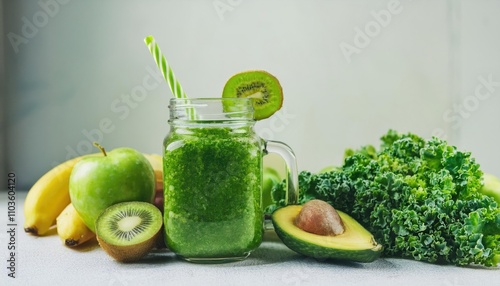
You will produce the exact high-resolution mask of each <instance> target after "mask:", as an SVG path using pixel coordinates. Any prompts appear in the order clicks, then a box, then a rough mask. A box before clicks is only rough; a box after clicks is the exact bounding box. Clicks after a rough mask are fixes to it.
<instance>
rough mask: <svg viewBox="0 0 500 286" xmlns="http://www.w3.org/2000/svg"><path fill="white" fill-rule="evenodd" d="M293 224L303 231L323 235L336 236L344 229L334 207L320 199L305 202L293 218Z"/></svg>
mask: <svg viewBox="0 0 500 286" xmlns="http://www.w3.org/2000/svg"><path fill="white" fill-rule="evenodd" d="M294 224H295V225H296V226H297V227H298V228H300V229H302V230H304V231H307V232H309V233H314V234H317V235H323V236H336V235H339V234H342V233H344V230H345V228H344V224H343V222H342V219H341V218H340V216H339V214H338V212H337V211H336V210H335V208H334V207H332V206H331V205H330V204H328V203H327V202H325V201H322V200H311V201H308V202H306V203H305V204H304V205H303V206H302V209H301V210H300V212H299V214H298V215H297V217H296V218H295V220H294Z"/></svg>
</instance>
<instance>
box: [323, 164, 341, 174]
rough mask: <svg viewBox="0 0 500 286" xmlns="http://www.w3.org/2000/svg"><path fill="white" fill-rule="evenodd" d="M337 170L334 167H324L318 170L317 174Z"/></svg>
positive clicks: (337, 168)
mask: <svg viewBox="0 0 500 286" xmlns="http://www.w3.org/2000/svg"><path fill="white" fill-rule="evenodd" d="M339 169H340V168H339V167H336V166H326V167H324V168H323V169H321V170H319V172H318V174H323V173H328V172H331V171H336V170H339Z"/></svg>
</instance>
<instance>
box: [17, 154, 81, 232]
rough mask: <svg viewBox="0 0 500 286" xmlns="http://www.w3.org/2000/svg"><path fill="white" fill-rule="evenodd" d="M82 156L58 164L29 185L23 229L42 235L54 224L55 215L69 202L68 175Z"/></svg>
mask: <svg viewBox="0 0 500 286" xmlns="http://www.w3.org/2000/svg"><path fill="white" fill-rule="evenodd" d="M83 157H84V156H80V157H76V158H74V159H71V160H68V161H66V162H64V163H62V164H59V165H58V166H56V167H54V168H53V169H52V170H50V171H48V172H47V173H45V174H44V175H43V176H42V177H41V178H40V179H38V181H37V182H36V183H35V184H34V185H33V186H32V187H31V189H30V190H29V192H28V194H27V195H26V199H25V201H24V216H25V221H24V231H26V232H27V233H31V234H34V235H43V234H45V233H46V232H47V231H48V230H49V229H50V227H51V226H52V225H54V223H55V221H56V218H57V216H58V215H59V214H60V213H61V212H62V210H63V209H64V208H65V207H66V206H67V205H68V204H69V203H70V198H69V176H70V174H71V171H72V170H73V166H75V164H76V163H77V162H78V161H80V159H81V158H83Z"/></svg>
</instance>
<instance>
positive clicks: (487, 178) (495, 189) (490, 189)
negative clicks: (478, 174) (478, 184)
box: [480, 173, 500, 205]
mask: <svg viewBox="0 0 500 286" xmlns="http://www.w3.org/2000/svg"><path fill="white" fill-rule="evenodd" d="M483 180H484V181H483V183H484V185H483V187H482V188H481V190H480V192H481V193H483V194H485V195H487V196H490V197H492V198H493V199H495V201H496V202H497V204H499V205H500V179H499V178H498V177H496V176H495V175H492V174H488V173H484V174H483Z"/></svg>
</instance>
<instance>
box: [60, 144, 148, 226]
mask: <svg viewBox="0 0 500 286" xmlns="http://www.w3.org/2000/svg"><path fill="white" fill-rule="evenodd" d="M94 145H96V146H97V147H98V148H99V149H101V152H102V155H98V156H89V157H85V158H83V159H81V160H80V161H79V162H78V163H77V164H75V166H74V168H73V171H72V172H71V175H70V178H69V194H70V198H71V203H72V204H73V206H74V207H75V209H76V211H77V212H78V213H79V214H80V216H81V217H82V219H83V221H84V222H85V224H86V225H87V226H88V227H89V229H91V230H92V231H95V221H96V220H97V217H98V216H99V215H100V214H101V213H102V212H103V211H104V210H105V209H106V208H107V207H109V206H111V205H114V204H116V203H121V202H127V201H144V202H150V203H152V202H153V200H154V196H155V174H154V170H153V167H152V166H151V163H149V161H148V160H147V159H146V157H145V156H144V155H143V154H142V153H140V152H138V151H136V150H134V149H132V148H116V149H114V150H112V151H110V152H108V153H106V151H105V150H104V148H102V147H101V146H100V145H99V144H97V143H94Z"/></svg>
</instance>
